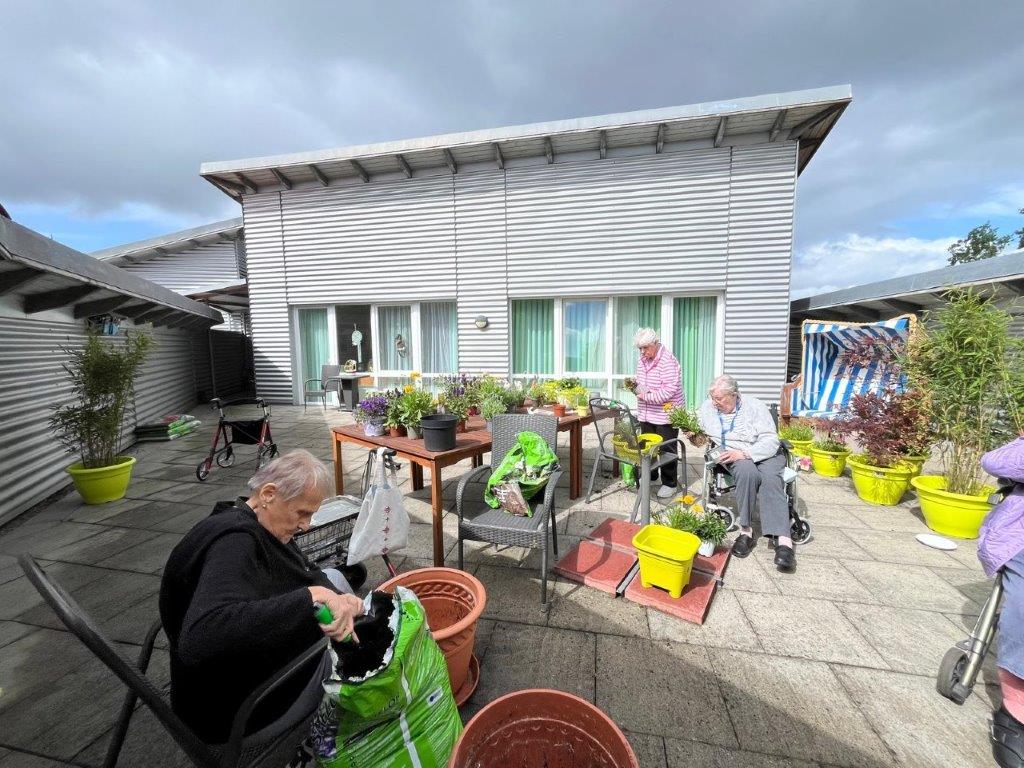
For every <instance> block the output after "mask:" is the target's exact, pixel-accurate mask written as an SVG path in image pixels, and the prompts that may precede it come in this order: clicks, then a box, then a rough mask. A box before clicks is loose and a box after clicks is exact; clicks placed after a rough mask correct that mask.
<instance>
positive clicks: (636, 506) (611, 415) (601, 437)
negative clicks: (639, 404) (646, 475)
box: [586, 397, 690, 522]
mask: <svg viewBox="0 0 1024 768" xmlns="http://www.w3.org/2000/svg"><path fill="white" fill-rule="evenodd" d="M590 413H591V414H592V415H593V417H594V429H595V430H596V431H597V456H596V457H595V458H594V467H593V469H591V470H590V483H589V484H588V485H587V499H586V501H587V503H588V504H589V503H590V497H591V496H592V495H593V493H594V482H595V481H596V480H597V472H598V469H599V468H600V466H601V462H602V461H610V462H612V466H613V467H614V466H615V462H618V463H619V464H628V465H629V466H631V467H634V468H635V469H636V472H637V479H638V480H639V478H640V463H639V462H638V461H632V460H630V459H629V458H625V457H623V456H619V455H617V454H616V453H615V448H614V447H613V446H612V445H609V443H610V442H611V440H612V438H613V437H614V435H615V433H614V425H615V423H616V422H617V421H620V420H625V421H627V422H628V423H629V424H630V425H631V428H630V429H631V431H632V432H633V433H635V432H636V429H637V426H638V422H637V420H636V418H635V417H634V416H633V412H632V411H630V409H629V406H628V405H626V404H625V403H623V402H620V401H619V400H611V399H609V398H605V397H594V398H591V400H590ZM673 444H674V446H675V450H674V451H668V452H666V453H661V452H660V450H659V452H658V453H656V454H654V455H653V456H652V457H651V471H652V472H653V471H654V470H656V469H659V468H661V467H664V466H666V465H667V464H671V463H672V462H673V461H678V462H680V463H681V464H682V467H681V469H682V472H681V473H679V474H677V477H681V478H682V480H683V484H682V485H681V486H680V488H681V491H680V492H681V493H685V489H687V488H689V487H690V478H689V473H688V472H687V467H686V444H685V443H683V441H682V440H680V439H679V438H675V439H674V440H665V441H664V442H663V446H664V447H666V448H669V447H672V446H673ZM680 449H682V453H681V454H680V452H679V451H680ZM638 485H639V484H638ZM640 501H641V499H640V493H639V492H637V495H636V501H634V502H633V511H632V512H631V513H630V516H629V519H630V520H631V521H634V522H635V521H636V519H637V516H638V515H639V513H640Z"/></svg>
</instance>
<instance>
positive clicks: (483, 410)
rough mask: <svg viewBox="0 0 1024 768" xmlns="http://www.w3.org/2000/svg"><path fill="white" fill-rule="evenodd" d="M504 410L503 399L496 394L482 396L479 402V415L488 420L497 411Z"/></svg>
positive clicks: (497, 412)
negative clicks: (482, 398)
mask: <svg viewBox="0 0 1024 768" xmlns="http://www.w3.org/2000/svg"><path fill="white" fill-rule="evenodd" d="M504 412H505V401H504V400H502V399H501V397H500V396H498V395H492V396H490V397H486V398H484V400H483V401H482V402H481V403H480V415H481V416H483V417H484V419H486V420H487V421H490V420H491V419H493V418H494V417H495V416H497V415H498V414H499V413H504Z"/></svg>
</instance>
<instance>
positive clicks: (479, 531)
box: [455, 413, 562, 611]
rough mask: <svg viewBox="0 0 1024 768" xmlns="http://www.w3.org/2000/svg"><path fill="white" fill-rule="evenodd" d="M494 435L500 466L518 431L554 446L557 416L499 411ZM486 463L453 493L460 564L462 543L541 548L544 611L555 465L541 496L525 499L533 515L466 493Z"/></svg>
mask: <svg viewBox="0 0 1024 768" xmlns="http://www.w3.org/2000/svg"><path fill="white" fill-rule="evenodd" d="M492 432H493V435H494V439H493V441H492V443H491V462H492V463H493V465H494V466H495V467H497V466H500V465H501V462H502V459H504V458H505V454H506V453H508V452H509V450H510V449H511V448H512V447H513V446H514V445H516V438H517V437H518V435H519V433H520V432H536V433H537V434H538V435H540V436H541V437H542V438H544V441H545V442H546V443H547V444H548V445H549V446H550V447H551V450H552V451H554V450H555V444H556V440H557V435H558V419H557V418H555V417H554V416H540V415H527V414H523V413H503V414H498V415H497V416H495V417H494V419H493V421H492ZM492 471H493V470H492V468H491V466H483V467H477V468H476V469H474V470H472V471H471V472H469V473H468V474H467V475H464V476H463V478H462V480H460V481H459V487H458V491H457V492H456V495H455V507H456V510H457V511H458V514H459V568H460V569H461V568H462V567H463V542H464V541H467V540H468V541H486V542H490V543H491V544H501V545H506V546H514V547H527V548H529V549H539V550H541V556H540V602H541V608H542V609H543V610H545V611H546V610H547V609H548V531H549V530H550V532H551V539H552V543H553V545H554V550H555V555H556V556H557V555H558V533H557V531H556V530H555V488H556V487H557V486H558V479H559V478H560V477H561V475H562V471H561V470H560V469H556V470H555V471H554V472H553V473H552V475H551V478H550V479H549V480H548V484H547V486H546V487H545V489H544V494H543V498H541V494H539V493H538V494H537V495H536V496H534V498H533V499H531V500H530V501H529V504H530V506H531V507H532V508H533V517H516V516H515V515H511V514H509V513H508V512H506V511H505V510H503V509H491V508H490V507H489V506H487V504H486V502H484V500H483V489H482V488H480V489H479V490H476V489H475V490H474V492H473V493H471V494H470V493H467V489H468V488H469V485H470V483H474V482H476V483H484V482H486V479H487V477H488V476H490V473H491V472H492Z"/></svg>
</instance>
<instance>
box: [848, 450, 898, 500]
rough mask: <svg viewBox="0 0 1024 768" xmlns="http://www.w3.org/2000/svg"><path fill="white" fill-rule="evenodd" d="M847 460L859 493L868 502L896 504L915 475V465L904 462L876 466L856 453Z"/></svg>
mask: <svg viewBox="0 0 1024 768" xmlns="http://www.w3.org/2000/svg"><path fill="white" fill-rule="evenodd" d="M846 462H847V463H848V464H849V465H850V474H851V475H852V476H853V487H854V488H855V489H856V490H857V495H858V496H859V497H860V498H861V499H863V500H864V501H866V502H867V503H868V504H881V505H884V506H887V507H894V506H896V505H897V504H899V503H900V499H902V498H903V494H904V493H906V492H907V489H908V488H909V487H910V478H911V477H913V475H914V469H913V467H912V466H911V465H910V464H906V463H904V462H900V463H899V464H897V465H896V466H894V467H876V466H874V465H872V464H868V463H867V462H866V461H865V459H864V456H862V455H860V454H856V453H855V454H853V455H852V456H849V457H848V458H847V459H846Z"/></svg>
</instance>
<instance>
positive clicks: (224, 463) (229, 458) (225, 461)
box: [217, 448, 235, 469]
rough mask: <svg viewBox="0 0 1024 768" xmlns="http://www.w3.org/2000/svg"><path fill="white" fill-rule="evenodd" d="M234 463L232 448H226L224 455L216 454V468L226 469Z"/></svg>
mask: <svg viewBox="0 0 1024 768" xmlns="http://www.w3.org/2000/svg"><path fill="white" fill-rule="evenodd" d="M234 463H235V451H234V449H233V448H227V449H226V450H225V451H224V453H221V454H218V456H217V466H218V467H224V468H225V469H227V468H228V467H230V466H231V465H232V464H234Z"/></svg>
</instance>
